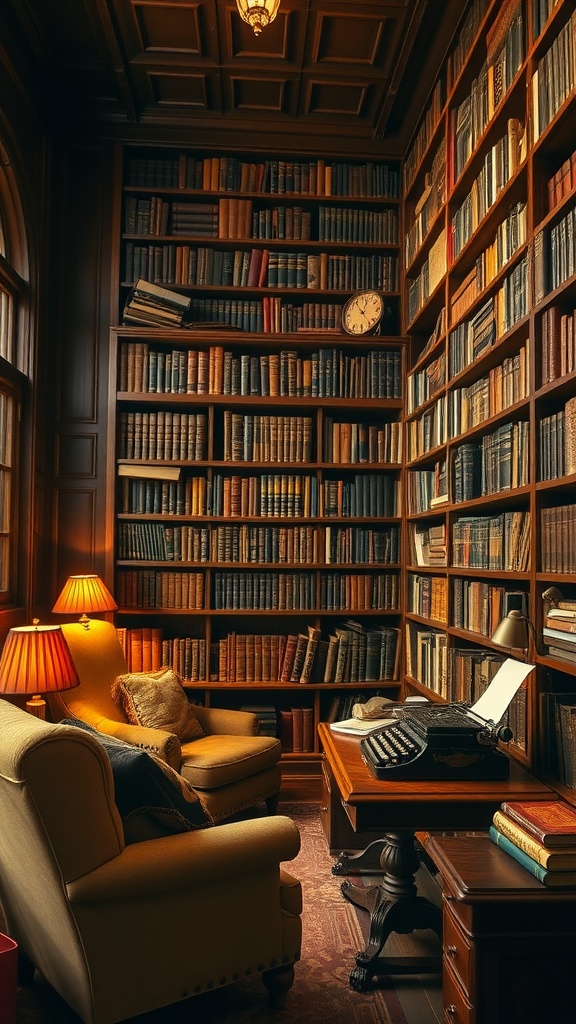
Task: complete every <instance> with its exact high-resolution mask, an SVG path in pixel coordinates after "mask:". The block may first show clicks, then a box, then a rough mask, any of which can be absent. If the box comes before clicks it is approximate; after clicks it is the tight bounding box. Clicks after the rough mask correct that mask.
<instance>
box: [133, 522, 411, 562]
mask: <svg viewBox="0 0 576 1024" xmlns="http://www.w3.org/2000/svg"><path fill="white" fill-rule="evenodd" d="M398 542H399V530H398V527H397V526H389V527H383V528H381V529H377V530H373V529H369V528H367V527H364V526H355V527H353V526H348V527H330V526H326V527H321V526H248V525H242V526H214V525H212V526H201V527H197V526H187V525H182V526H169V525H167V524H165V523H159V522H156V521H154V522H145V523H138V522H126V521H124V520H121V521H120V522H119V523H118V537H117V548H118V558H119V559H120V560H126V559H134V560H146V559H151V558H159V559H160V560H163V561H175V562H178V561H182V562H215V563H217V562H239V563H246V564H249V563H274V564H280V563H288V564H296V563H302V564H312V565H315V566H321V565H322V563H323V562H324V563H325V564H326V565H330V564H338V565H395V564H396V563H397V562H398V553H399V546H398Z"/></svg>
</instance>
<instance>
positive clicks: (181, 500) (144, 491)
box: [118, 463, 399, 519]
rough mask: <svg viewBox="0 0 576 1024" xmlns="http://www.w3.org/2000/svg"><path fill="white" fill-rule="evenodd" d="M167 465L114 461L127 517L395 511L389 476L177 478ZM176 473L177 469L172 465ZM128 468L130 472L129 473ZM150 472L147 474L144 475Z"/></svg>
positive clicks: (359, 514)
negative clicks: (338, 477) (117, 465)
mask: <svg viewBox="0 0 576 1024" xmlns="http://www.w3.org/2000/svg"><path fill="white" fill-rule="evenodd" d="M156 468H157V469H158V471H159V473H161V474H162V475H163V476H167V475H168V473H169V472H170V470H171V469H172V468H173V467H171V466H165V465H164V466H158V467H155V466H150V465H148V466H144V465H142V464H140V463H138V464H137V465H130V464H120V465H119V467H118V472H119V476H120V478H121V479H122V489H121V496H120V502H121V504H120V510H121V511H122V512H124V513H128V514H130V515H135V514H147V515H150V514H161V515H164V516H172V515H185V516H210V517H212V518H214V517H218V516H225V517H228V516H231V517H234V516H238V517H242V518H246V517H251V516H258V517H261V518H295V517H301V516H303V517H305V518H309V517H314V518H319V519H322V517H324V518H332V517H342V518H369V519H373V518H378V517H384V518H390V517H395V516H397V515H398V511H397V509H398V507H399V506H398V498H399V484H398V480H397V479H394V477H393V476H392V475H390V474H380V475H378V474H373V473H367V474H363V475H362V476H360V475H357V474H354V477H353V479H351V480H344V479H338V480H332V479H329V480H323V481H321V482H319V481H318V479H317V477H316V476H315V475H314V476H310V475H304V474H294V473H269V474H267V473H262V474H260V475H258V476H243V475H239V474H233V475H231V476H229V475H224V474H222V473H214V474H213V475H208V473H207V475H206V476H188V475H187V476H185V477H183V478H178V479H171V480H170V479H162V478H157V477H156V478H155V477H154V476H153V475H152V473H153V470H154V469H156ZM174 469H175V471H176V473H177V474H179V473H180V467H178V466H175V467H174ZM132 471H133V472H132ZM148 474H150V475H148Z"/></svg>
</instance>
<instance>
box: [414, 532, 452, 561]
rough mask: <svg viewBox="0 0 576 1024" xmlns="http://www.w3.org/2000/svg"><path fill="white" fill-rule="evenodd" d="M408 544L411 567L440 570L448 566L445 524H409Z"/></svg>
mask: <svg viewBox="0 0 576 1024" xmlns="http://www.w3.org/2000/svg"><path fill="white" fill-rule="evenodd" d="M408 542H409V546H410V564H411V565H416V566H437V567H439V568H442V567H443V566H446V565H447V564H448V563H447V550H448V549H447V539H446V524H445V523H443V522H442V523H433V524H432V525H426V524H422V525H420V524H417V525H416V524H411V526H410V530H409V535H408Z"/></svg>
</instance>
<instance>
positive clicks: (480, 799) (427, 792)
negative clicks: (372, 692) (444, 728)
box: [318, 723, 556, 991]
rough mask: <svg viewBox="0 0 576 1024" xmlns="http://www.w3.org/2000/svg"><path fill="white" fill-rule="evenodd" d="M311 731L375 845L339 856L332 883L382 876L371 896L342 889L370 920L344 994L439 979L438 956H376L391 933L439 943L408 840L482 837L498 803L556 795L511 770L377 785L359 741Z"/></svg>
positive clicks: (433, 911) (437, 919)
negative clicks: (464, 834) (483, 776)
mask: <svg viewBox="0 0 576 1024" xmlns="http://www.w3.org/2000/svg"><path fill="white" fill-rule="evenodd" d="M318 730H319V736H320V741H321V743H322V746H323V749H324V757H325V760H326V763H327V766H328V769H329V771H330V774H331V777H332V779H333V780H334V782H335V784H336V786H337V787H338V791H339V793H340V797H341V801H342V806H343V808H344V811H345V813H346V814H347V816H348V818H349V821H350V823H351V825H352V827H353V828H354V830H355V831H356V832H374V835H375V837H376V836H378V837H379V838H378V839H375V841H374V842H373V843H371V844H370V845H369V846H368V847H367V849H366V850H365V851H363V852H362V853H359V854H347V853H346V852H343V853H341V854H340V857H339V858H338V860H337V861H336V863H335V864H334V866H333V868H332V871H333V873H334V874H335V875H350V874H355V873H360V872H362V871H369V872H371V873H375V871H376V870H381V871H382V881H381V883H380V884H379V885H376V886H371V887H370V888H365V887H363V886H356V885H354V884H353V883H352V882H350V881H349V880H346V881H344V882H343V883H342V893H343V895H344V896H345V897H346V899H348V900H350V902H352V903H354V904H355V905H356V906H359V907H362V908H364V909H365V910H367V911H368V912H369V913H370V932H369V938H368V944H367V946H366V949H365V950H364V951H362V952H360V953H358V954H357V956H356V964H355V967H354V968H353V969H352V971H351V974H350V985H351V987H352V988H354V989H356V990H357V991H364V990H366V989H367V988H368V987H369V986H370V982H371V979H372V978H373V977H374V976H375V975H377V974H412V973H417V974H421V973H425V972H437V971H440V970H441V957H440V956H438V957H402V958H398V957H396V958H394V957H387V956H384V955H381V950H382V948H383V946H384V945H385V943H386V940H387V938H388V936H389V935H391V934H392V933H393V932H398V933H400V934H403V935H406V934H409V933H410V932H412V931H414V930H415V929H420V928H431V929H433V931H435V932H436V934H437V935H439V936H440V935H441V931H442V924H441V911H440V910H439V908H438V907H436V906H434V905H433V904H432V903H430V902H429V901H428V900H426V899H424V898H423V897H421V896H418V893H417V888H416V882H415V877H414V876H415V872H416V870H417V869H418V866H419V863H420V857H419V853H418V850H417V847H416V843H415V837H414V833H415V832H417V831H429V832H433V831H477V830H479V829H487V828H488V826H489V825H490V824H491V821H492V816H493V814H494V811H495V810H497V809H498V807H499V806H500V804H501V803H502V801H503V800H548V799H549V800H553V799H555V798H556V794H555V793H554V792H553V790H551V789H550V788H549V787H548V786H545V785H543V783H540V782H538V781H537V780H536V779H534V778H533V777H532V776H531V775H530V774H529V773H528V772H526V771H524V770H523V769H522V768H521V767H520V765H518V764H516V763H515V762H511V766H510V778H509V779H505V780H501V781H487V782H482V781H477V780H474V781H470V782H466V781H461V782H452V781H451V782H431V781H427V780H424V779H423V780H422V781H418V782H414V781H410V782H393V781H391V782H388V781H386V782H382V781H380V780H379V779H377V778H376V777H375V775H373V774H372V772H371V771H370V769H369V768H368V767H367V765H366V764H365V763H364V761H363V759H362V754H361V751H360V740H359V739H358V737H356V736H346V735H343V734H341V733H335V732H332V731H331V730H330V727H329V726H328V725H327V724H326V723H321V724H320V725H319V727H318Z"/></svg>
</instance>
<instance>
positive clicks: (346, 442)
mask: <svg viewBox="0 0 576 1024" xmlns="http://www.w3.org/2000/svg"><path fill="white" fill-rule="evenodd" d="M119 178H121V182H122V184H121V187H120V189H119V192H120V193H121V195H122V210H121V225H120V232H119V251H120V259H119V276H120V283H119V306H118V319H119V323H120V324H121V325H122V326H118V327H115V328H113V329H112V330H111V360H110V365H111V367H112V370H111V380H110V394H111V403H110V448H109V451H110V471H109V483H110V488H109V490H110V493H111V494H113V495H114V499H113V501H112V500H111V502H110V510H109V514H110V520H111V528H113V529H111V532H113V533H114V536H115V539H116V540H115V552H114V564H113V565H111V566H110V573H111V576H112V575H113V576H114V578H115V593H116V598H117V601H118V604H119V610H118V613H117V624H118V627H119V631H120V637H121V639H122V642H123V643H124V645H125V648H126V652H127V657H128V660H129V663H130V664H131V666H132V668H133V669H140V668H148V667H154V666H155V665H157V664H159V663H160V662H164V663H170V664H172V665H173V666H174V667H175V668H176V669H177V670H178V671H179V672H180V674H181V676H182V678H183V681H184V685H185V686H186V688H187V689H188V691H189V695H190V699H191V700H196V701H199V702H201V703H205V704H208V705H213V706H228V707H251V708H257V709H258V710H259V712H260V715H261V721H262V725H263V728H270V729H274V728H276V729H277V730H278V733H279V735H280V737H281V739H282V741H283V746H284V751H285V752H284V755H283V763H284V767H285V769H286V772H287V773H290V772H292V773H294V774H295V775H298V774H299V773H303V774H311V775H318V774H319V760H320V751H319V748H318V742H317V739H316V725H317V723H318V721H319V720H321V719H326V718H327V717H329V716H331V715H332V716H333V715H336V716H337V717H346V716H348V715H349V714H350V713H351V708H352V705H353V703H354V702H355V701H356V700H358V699H361V700H365V699H367V698H368V697H370V696H373V695H375V694H381V695H383V696H391V697H396V696H397V695H398V694H399V692H400V685H401V684H400V667H399V666H400V649H401V632H400V590H401V587H400V552H401V493H400V480H401V472H402V469H401V460H402V422H401V419H402V407H403V379H404V375H405V341H404V340H403V339H402V338H401V337H400V336H399V332H398V324H399V320H400V288H399V272H400V271H399V262H400V261H399V214H400V200H399V167H398V165H397V164H396V165H394V164H393V163H391V162H380V163H371V162H369V161H366V160H364V161H361V160H358V161H356V162H354V163H350V162H348V163H344V162H338V161H324V160H316V159H314V160H310V159H307V158H306V159H301V160H299V159H288V158H274V159H264V158H263V157H261V156H259V155H257V154H256V155H254V156H253V157H250V156H249V155H246V154H242V156H240V155H234V154H225V153H208V152H205V153H201V152H192V151H188V152H185V151H183V150H176V149H171V148H170V147H163V148H159V149H143V148H142V147H138V146H134V147H133V146H126V147H124V150H123V153H122V154H121V155H120V154H119ZM138 279H144V280H147V281H150V282H152V283H154V284H156V285H158V286H160V287H164V288H168V289H170V290H172V291H176V292H178V293H181V294H182V295H184V296H188V297H189V298H190V299H191V307H190V315H189V317H188V320H189V323H188V324H187V326H185V327H180V326H179V327H176V328H171V327H161V328H158V327H155V326H152V325H148V324H143V323H137V322H134V320H133V319H132V317H131V315H130V313H129V312H128V313H127V312H126V307H127V303H128V304H129V302H130V297H131V292H132V288H133V285H134V283H135V281H136V280H138ZM361 288H375V289H377V290H378V291H380V292H382V293H384V295H385V304H386V312H385V315H384V318H383V321H382V327H381V332H380V333H379V334H377V335H375V336H371V337H365V338H352V337H350V336H349V335H347V334H346V333H345V332H343V330H342V329H341V326H340V314H341V309H342V306H343V304H344V302H345V301H346V299H347V298H348V297H349V296H350V295H351V294H352V293H353V292H354V291H356V290H358V289H361ZM294 648H295V649H296V654H295V656H294V660H291V659H290V657H289V654H290V651H291V650H292V649H294ZM331 665H332V667H330V666H331Z"/></svg>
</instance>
